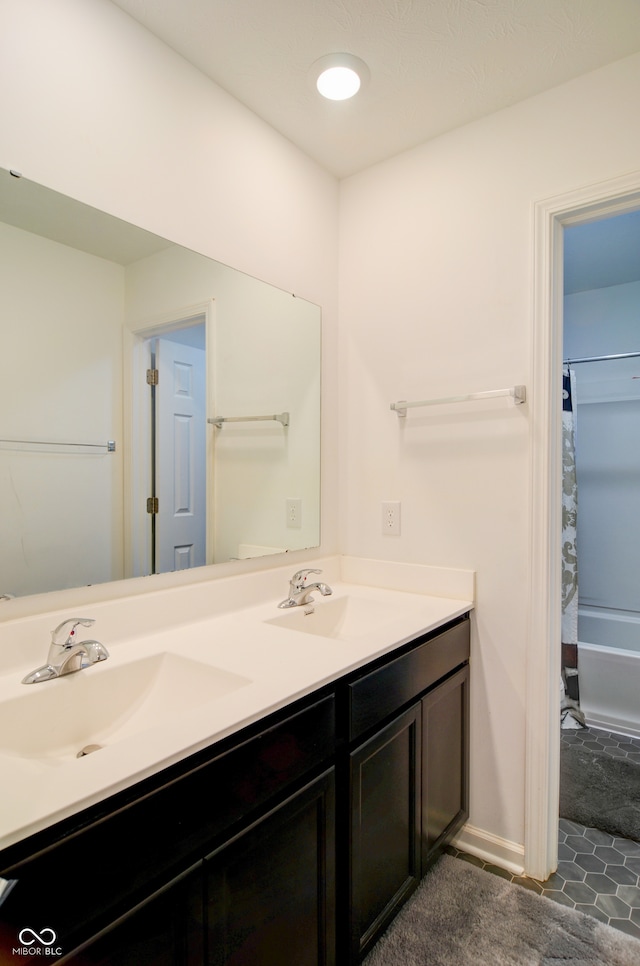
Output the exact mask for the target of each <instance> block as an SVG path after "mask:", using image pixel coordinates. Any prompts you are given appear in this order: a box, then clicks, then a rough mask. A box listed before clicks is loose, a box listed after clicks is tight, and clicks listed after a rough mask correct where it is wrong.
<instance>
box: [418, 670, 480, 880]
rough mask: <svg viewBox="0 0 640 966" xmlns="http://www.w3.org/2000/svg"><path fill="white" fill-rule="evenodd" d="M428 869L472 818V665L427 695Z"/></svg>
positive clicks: (424, 800)
mask: <svg viewBox="0 0 640 966" xmlns="http://www.w3.org/2000/svg"><path fill="white" fill-rule="evenodd" d="M422 720H423V731H422V756H423V763H422V872H423V874H424V872H426V870H427V867H428V866H429V865H430V864H431V863H432V862H433V861H434V859H435V858H436V857H437V856H438V854H439V851H440V850H441V848H442V846H443V845H445V844H446V843H447V842H448V841H449V840H450V839H451V838H452V836H453V835H454V834H455V832H457V831H458V829H459V828H460V826H461V825H462V824H463V823H464V822H465V821H466V819H467V818H468V816H469V793H468V788H469V779H468V773H469V750H468V749H469V666H468V665H467V666H466V667H463V668H461V669H460V671H457V672H456V674H453V675H452V676H451V677H450V678H447V680H446V681H444V682H443V683H442V684H441V685H439V686H438V687H437V688H435V689H434V690H433V691H431V692H430V693H429V694H427V695H426V696H425V697H424V698H423V699H422Z"/></svg>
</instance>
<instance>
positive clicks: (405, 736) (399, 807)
mask: <svg viewBox="0 0 640 966" xmlns="http://www.w3.org/2000/svg"><path fill="white" fill-rule="evenodd" d="M420 720H421V717H420V705H419V704H418V705H414V707H413V708H410V709H409V711H407V712H405V713H404V714H402V715H400V717H398V718H396V719H394V721H392V722H391V723H390V724H389V725H387V726H386V727H385V728H383V729H382V730H381V731H380V732H378V733H377V734H376V735H375V736H374V737H373V738H370V739H369V741H367V742H365V743H364V744H363V745H361V746H360V747H359V748H357V749H356V750H355V751H354V752H352V754H351V756H350V772H351V775H350V786H351V839H352V872H351V904H350V906H351V929H350V932H351V945H352V960H353V961H355V960H357V958H358V957H359V956H360V955H363V954H364V953H365V952H366V951H367V950H368V948H369V947H370V946H371V945H372V944H373V942H375V940H376V939H377V938H378V936H379V934H380V933H381V932H382V930H383V929H385V928H386V926H387V925H388V923H389V922H390V921H391V919H392V918H393V916H394V915H395V913H396V911H397V910H398V908H399V906H400V905H401V904H402V903H403V902H404V901H405V899H406V898H407V897H408V896H409V895H410V894H411V892H413V890H414V889H415V887H416V886H417V884H418V882H419V880H420V778H419V766H420Z"/></svg>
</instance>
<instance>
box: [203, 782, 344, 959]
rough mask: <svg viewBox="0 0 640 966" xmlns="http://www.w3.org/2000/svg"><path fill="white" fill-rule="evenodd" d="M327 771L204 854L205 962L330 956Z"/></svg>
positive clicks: (330, 795) (331, 845)
mask: <svg viewBox="0 0 640 966" xmlns="http://www.w3.org/2000/svg"><path fill="white" fill-rule="evenodd" d="M334 850H335V840H334V778H333V771H331V772H328V773H326V774H325V775H323V776H321V777H320V778H319V779H318V780H317V781H315V782H313V783H311V784H310V785H308V786H306V787H305V788H304V789H302V791H301V792H299V793H298V794H297V795H295V796H293V797H292V798H290V799H288V800H287V801H286V802H284V804H283V805H281V806H280V807H279V808H277V809H275V810H274V811H272V812H271V813H269V814H268V815H267V816H265V818H264V819H262V820H260V821H259V822H257V823H256V824H255V825H253V826H252V827H251V828H250V829H248V830H247V831H246V832H243V833H242V834H240V835H239V836H238V837H237V838H236V839H234V840H233V841H232V842H230V843H229V844H228V845H225V846H223V847H222V848H221V849H220V850H219V851H217V852H216V853H214V854H213V855H212V856H211V857H210V858H209V859H208V860H207V862H206V869H207V873H206V880H207V935H208V938H207V946H208V955H207V960H206V961H207V963H208V964H209V966H258V964H259V966H332V964H333V963H334V962H335V930H334V920H335V898H334V894H335V875H334Z"/></svg>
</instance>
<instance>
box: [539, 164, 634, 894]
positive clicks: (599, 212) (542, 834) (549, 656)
mask: <svg viewBox="0 0 640 966" xmlns="http://www.w3.org/2000/svg"><path fill="white" fill-rule="evenodd" d="M639 208H640V172H634V173H633V174H631V175H626V176H624V177H621V178H617V179H615V180H612V181H609V182H601V183H598V184H596V185H588V186H585V187H583V188H580V189H577V190H575V191H572V192H569V193H567V194H564V195H560V196H556V197H553V198H548V199H545V200H543V201H540V202H538V203H537V204H536V205H535V211H534V225H535V228H534V257H535V264H534V293H533V308H534V316H533V320H532V326H531V332H532V348H531V358H532V373H531V387H532V392H531V420H532V434H531V439H532V449H531V524H530V548H531V586H530V610H529V618H530V619H529V638H528V646H527V693H526V705H527V715H526V773H525V782H526V785H525V872H526V874H527V875H530V876H531V877H533V878H535V879H539V880H541V881H545V880H546V879H548V877H549V875H550V874H551V873H552V872H554V871H555V870H556V868H557V865H558V813H559V791H560V789H559V778H560V691H559V684H560V675H559V670H560V667H561V611H562V607H561V578H562V560H561V546H562V544H561V534H562V501H561V494H562V433H561V427H562V419H561V417H562V368H563V359H564V356H563V348H564V347H563V316H564V311H563V310H564V306H563V300H564V284H563V276H564V271H563V246H564V240H565V239H564V233H565V229H567V228H568V227H570V226H572V225H579V224H586V223H588V222H595V221H599V220H601V219H603V218H606V217H612V216H614V215H617V214H623V213H624V212H629V211H632V210H637V209H639Z"/></svg>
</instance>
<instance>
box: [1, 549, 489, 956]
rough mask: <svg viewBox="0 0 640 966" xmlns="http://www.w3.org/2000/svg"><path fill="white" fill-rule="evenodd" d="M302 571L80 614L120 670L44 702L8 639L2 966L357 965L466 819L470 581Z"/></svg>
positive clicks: (32, 662) (96, 670)
mask: <svg viewBox="0 0 640 966" xmlns="http://www.w3.org/2000/svg"><path fill="white" fill-rule="evenodd" d="M294 569H295V568H294V567H287V568H282V567H280V568H277V569H272V570H268V571H264V572H262V573H258V574H253V575H244V576H238V577H231V578H222V579H220V580H215V581H209V582H202V583H201V584H199V585H198V586H197V587H185V588H175V589H172V590H169V591H167V592H164V593H158V594H155V593H154V594H150V595H142V596H139V597H137V598H134V599H130V600H126V601H122V602H117V601H116V602H110V603H109V604H105V603H97V604H96V605H95V606H91V607H89V608H87V607H84V606H83V607H82V609H81V611H80V610H79V611H78V617H79V618H82V619H83V620H86V619H88V618H92V619H93V618H95V619H96V623H95V626H94V627H92V629H91V636H92V637H93V635H94V634H95V635H96V636H97V637H98V638H99V639H100V641H101V646H102V649H103V650H104V651H106V652H107V654H108V659H102V658H101V659H100V661H99V663H97V666H89V667H85V668H83V669H82V670H78V671H77V672H75V671H74V673H69V674H63V675H61V676H59V677H55V678H53V679H50V680H38V681H37V683H35V684H33V685H25V684H23V680H24V678H25V677H28V675H29V673H30V672H32V671H33V669H34V668H35V667H36V665H37V664H42V662H43V661H44V660H45V658H46V656H47V650H46V649H47V638H46V637H44V638H43V639H42V640H39V641H37V642H34V640H33V639H32V638H33V633H32V634H31V635H30V636H29V640H28V644H26V643H24V641H22V640H20V636H21V635H24V634H25V633H26V632H25V630H24V629H22V630H20V632H19V633H18V631H17V629H14V630H15V635H14V636H15V640H14V639H12V638H11V635H10V634H7V637H6V640H7V641H8V644H7V646H6V647H5V646H3V647H2V649H1V650H0V764H1V768H2V775H3V796H2V798H3V800H2V806H1V809H0V876H1V877H2V878H1V879H0V950H1V951H2V953H3V954H4V956H5V957H7V961H8V960H9V959H11V957H12V956H15V955H35V950H36V949H39V950H40V952H39V953H38V954H39V955H42V956H46V958H47V959H48V960H49V961H59V962H69V963H74V964H85V963H86V964H89V963H90V964H96V963H100V964H104V966H107V964H113V963H118V964H128V963H131V964H134V963H135V964H136V966H144V964H154V966H156V964H164V963H166V964H167V966H177V964H182V963H184V964H189V966H191V964H204V963H207V964H214V963H215V964H221V966H222V964H228V966H231V964H234V966H235V964H245V966H287V964H291V966H306V964H309V966H311V964H318V966H320V964H326V966H329V964H334V963H337V964H354V963H357V962H359V961H360V959H361V958H362V957H363V956H364V955H366V953H367V951H368V950H369V949H370V948H371V946H372V945H373V944H374V942H375V941H376V940H377V939H378V938H379V937H380V935H381V934H382V932H383V931H384V929H385V928H386V927H387V926H388V924H389V923H390V922H391V920H392V919H393V917H394V915H395V914H396V912H397V911H398V909H399V908H400V906H401V905H402V903H403V902H404V901H405V900H406V899H407V898H408V896H409V895H410V894H411V893H412V891H413V890H414V889H415V887H416V886H417V884H418V883H419V881H420V878H421V876H422V875H423V874H424V873H425V871H426V870H427V868H428V866H429V865H430V864H431V863H432V862H433V861H434V859H435V858H436V857H437V855H438V854H439V852H440V851H441V849H442V847H443V846H444V845H445V844H446V843H447V842H448V841H450V839H451V838H452V836H453V835H454V834H455V833H456V831H457V830H458V829H459V828H460V826H461V825H462V824H463V823H464V821H465V820H466V818H467V815H468V741H469V738H468V728H469V711H468V706H469V705H468V702H469V613H470V611H471V609H472V607H473V574H471V573H468V572H461V571H460V572H458V571H438V570H434V569H433V568H428V567H420V566H415V567H414V566H411V565H403V564H388V563H381V562H377V561H357V560H354V559H353V558H327V559H326V560H323V561H318V566H317V568H314V569H318V570H322V577H321V580H322V581H323V584H322V585H321V588H322V589H321V590H316V592H315V593H313V594H312V595H308V596H306V597H305V599H304V601H302V600H300V601H293V602H292V601H291V600H289V601H287V598H286V597H285V601H282V597H283V596H284V595H285V593H286V588H287V583H288V581H289V579H290V578H291V573H292V571H293V570H294ZM290 590H291V588H290ZM325 591H326V593H325ZM310 598H311V599H310ZM279 602H282V603H285V602H288V603H289V604H291V606H284V607H280V608H279V607H278V603H279ZM85 611H86V612H85ZM89 611H90V612H89ZM185 613H188V614H190V615H191V618H192V619H191V620H188V621H187V620H185V619H184V615H185ZM178 615H179V616H178ZM74 616H75V615H73V614H68V613H67V614H63V615H58V614H56V615H54V616H53V617H52V616H51V615H47V619H49V620H50V626H53V625H54V623H56V624H57V623H59V621H58V619H57V618H58V617H60V618H61V619H64V618H73V617H74ZM42 620H43V619H41V620H40V621H39V622H38V621H34V622H33V628H32V631H35V630H36V628H38V627H40V626H44V624H43V623H42ZM9 623H10V622H9ZM26 623H27V625H28V622H26ZM5 628H6V630H7V631H9V630H11V628H10V627H9V624H7V625H5ZM5 628H3V630H2V634H3V635H4V634H5ZM116 628H117V632H116ZM78 630H79V631H80V632H79V633H78V642H79V643H81V638H82V633H81V629H80V628H79V629H78ZM73 631H74V633H75V628H74V629H73ZM2 640H3V645H4V643H5V638H4V637H3V639H2ZM92 643H96V642H92ZM2 890H4V891H2ZM52 937H53V938H52ZM31 949H33V950H34V952H29V950H31ZM25 950H26V951H25ZM1 961H3V962H4V961H5V959H1Z"/></svg>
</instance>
